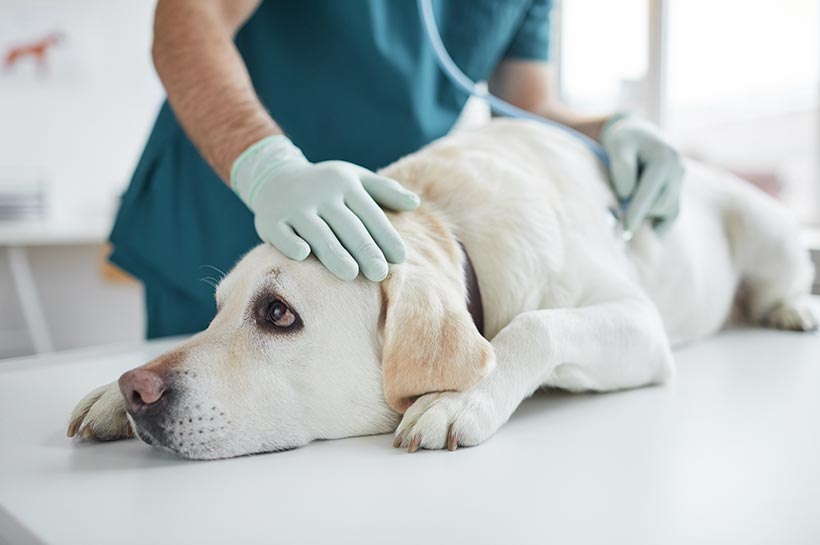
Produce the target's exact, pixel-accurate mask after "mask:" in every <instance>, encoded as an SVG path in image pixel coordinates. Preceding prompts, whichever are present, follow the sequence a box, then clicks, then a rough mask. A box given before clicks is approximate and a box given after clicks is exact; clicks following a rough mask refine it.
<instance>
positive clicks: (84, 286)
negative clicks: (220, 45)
mask: <svg viewBox="0 0 820 545" xmlns="http://www.w3.org/2000/svg"><path fill="white" fill-rule="evenodd" d="M153 6H154V1H153V0H72V1H70V2H69V1H65V0H2V1H0V54H2V53H5V52H6V51H8V49H9V48H10V47H12V46H16V45H19V44H24V43H29V42H32V41H35V40H37V39H39V38H41V37H43V36H45V35H47V34H49V33H51V32H58V33H60V34H61V35H62V36H63V40H62V41H61V43H59V44H58V45H57V46H56V47H55V48H54V49H53V51H51V53H52V54H51V55H50V56H49V57H48V59H47V64H46V65H45V66H44V67H38V66H37V65H36V63H35V62H34V61H33V60H26V61H25V62H21V63H20V64H18V65H16V66H14V67H13V68H12V69H5V68H3V67H2V66H0V177H3V176H5V177H6V178H13V177H14V176H16V175H17V174H16V173H21V172H22V173H23V174H24V175H25V176H26V177H28V173H42V176H43V177H44V178H45V181H46V183H47V186H48V188H49V193H48V196H47V198H48V203H49V214H50V215H51V216H53V217H59V218H69V219H70V220H72V221H73V220H74V219H77V218H79V219H82V218H86V217H89V216H95V217H100V216H101V217H105V218H110V217H111V215H112V214H113V213H114V211H115V209H116V205H117V201H118V197H119V195H120V194H121V192H122V191H123V189H124V188H125V186H126V184H127V182H128V179H129V177H130V175H131V172H132V170H133V168H134V166H135V164H136V161H137V159H138V157H139V154H140V152H141V150H142V146H143V145H144V143H145V140H146V138H147V137H148V131H149V130H150V127H151V125H152V124H153V121H154V118H155V116H156V112H157V109H158V107H159V104H160V102H161V100H162V97H163V94H162V89H161V86H160V84H159V81H158V79H157V77H156V75H155V73H154V70H153V68H152V65H151V58H150V44H151V24H152V17H153ZM3 228H4V226H3V224H2V222H0V230H2V229H3ZM103 238H104V234H103V233H101V236H100V243H102V239H103ZM28 251H29V255H30V258H31V264H32V267H33V270H34V281H35V284H36V286H37V287H38V289H39V290H40V293H41V296H42V298H43V304H44V307H45V312H46V319H47V321H48V323H49V326H50V327H51V329H52V335H53V337H54V342H55V345H56V347H57V348H58V349H63V348H72V347H79V346H86V345H92V344H100V343H110V342H118V341H130V340H136V339H140V338H142V335H143V328H144V323H143V322H144V317H143V308H142V294H141V288H140V287H139V286H137V285H133V284H128V285H122V284H111V283H108V282H106V281H105V280H103V279H102V277H101V275H100V273H99V266H100V261H101V253H102V249H101V247H100V246H99V245H86V246H79V247H76V246H74V247H58V246H42V247H35V248H30V249H29V250H28ZM31 351H32V346H31V342H30V339H29V338H28V335H27V334H26V332H25V329H24V321H23V319H22V316H21V315H20V309H19V304H18V301H17V299H16V296H15V294H14V290H13V286H12V283H11V278H10V275H9V269H8V262H7V258H6V255H5V249H4V248H3V247H2V246H0V357H8V356H12V355H21V354H28V353H31Z"/></svg>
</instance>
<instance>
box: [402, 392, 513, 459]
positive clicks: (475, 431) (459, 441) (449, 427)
mask: <svg viewBox="0 0 820 545" xmlns="http://www.w3.org/2000/svg"><path fill="white" fill-rule="evenodd" d="M500 425H501V422H500V419H499V418H498V414H497V411H496V408H495V403H494V402H493V401H492V399H490V398H489V397H488V396H487V395H486V394H484V393H482V392H479V391H475V390H474V391H468V392H444V393H436V394H427V395H425V396H422V397H420V398H419V399H417V400H416V402H415V403H413V405H411V406H410V408H409V409H407V412H406V413H404V417H403V418H402V421H401V423H400V424H399V427H398V428H397V429H396V433H395V441H394V442H393V446H394V447H397V448H398V447H402V448H407V451H408V452H415V451H417V450H418V449H419V448H425V449H443V448H445V447H446V448H447V449H448V450H455V449H456V448H457V447H458V446H459V445H460V446H465V447H471V446H474V445H478V444H479V443H483V442H484V441H486V440H487V439H489V438H490V437H491V436H492V435H493V434H494V433H495V432H496V430H498V428H499V426H500Z"/></svg>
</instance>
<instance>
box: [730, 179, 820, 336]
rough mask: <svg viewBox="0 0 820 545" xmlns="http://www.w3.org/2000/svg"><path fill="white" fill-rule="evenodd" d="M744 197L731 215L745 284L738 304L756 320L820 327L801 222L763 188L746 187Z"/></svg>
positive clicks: (774, 324)
mask: <svg viewBox="0 0 820 545" xmlns="http://www.w3.org/2000/svg"><path fill="white" fill-rule="evenodd" d="M744 189H747V188H744ZM749 189H750V188H749ZM739 196H740V198H739V199H737V201H735V202H734V203H733V204H732V205H731V209H730V210H729V211H728V212H727V214H726V228H727V231H728V232H729V237H730V240H731V242H732V246H733V251H734V255H735V260H736V263H737V265H738V267H739V271H740V274H741V283H742V286H743V287H742V289H741V291H740V300H739V301H738V303H739V304H740V306H741V308H743V310H744V311H745V313H746V314H747V316H748V318H749V319H750V320H751V321H752V322H753V323H759V324H763V325H767V326H769V327H775V328H778V329H790V330H795V331H813V330H815V329H817V318H816V316H815V314H814V311H813V310H812V308H811V305H810V303H809V294H810V292H811V286H812V281H813V279H814V266H813V265H812V263H811V260H810V259H809V254H808V252H807V250H806V248H805V247H804V245H803V244H801V241H800V226H799V225H798V223H797V221H795V220H794V218H792V217H791V216H790V215H789V213H788V211H787V210H785V208H784V207H783V206H781V205H780V203H778V202H777V201H775V200H774V199H772V198H770V197H769V196H768V195H765V194H763V193H762V192H757V191H748V190H747V191H744V192H743V194H741V195H739Z"/></svg>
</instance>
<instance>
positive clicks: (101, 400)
mask: <svg viewBox="0 0 820 545" xmlns="http://www.w3.org/2000/svg"><path fill="white" fill-rule="evenodd" d="M66 435H67V436H69V437H74V436H75V435H76V436H78V437H80V438H81V439H96V440H99V441H113V440H115V439H126V438H131V437H134V430H132V429H131V423H130V422H129V421H128V417H127V416H126V413H125V399H124V398H123V397H122V393H121V392H120V388H119V386H118V385H117V383H116V382H112V383H111V384H106V385H105V386H101V387H99V388H97V389H96V390H94V391H92V392H91V393H90V394H88V395H87V396H85V397H84V398H83V399H82V400H81V401H80V402H79V403H78V404H77V407H76V408H75V409H74V412H73V413H71V421H70V422H69V424H68V431H67V432H66Z"/></svg>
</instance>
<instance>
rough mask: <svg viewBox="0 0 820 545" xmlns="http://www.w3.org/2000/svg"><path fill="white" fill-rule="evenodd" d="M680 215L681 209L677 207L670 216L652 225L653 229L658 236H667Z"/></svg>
mask: <svg viewBox="0 0 820 545" xmlns="http://www.w3.org/2000/svg"><path fill="white" fill-rule="evenodd" d="M679 214H680V207H675V209H674V210H672V211H671V212H670V213H669V214H667V215H665V216H664V217H663V218H661V219H658V220H655V222H654V223H653V225H652V228H653V229H654V230H655V232H656V233H657V234H658V235H661V236H662V235H665V234H666V233H667V232H668V231H669V229H670V228H671V227H672V225H673V224H674V223H675V220H676V219H678V215H679Z"/></svg>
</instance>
